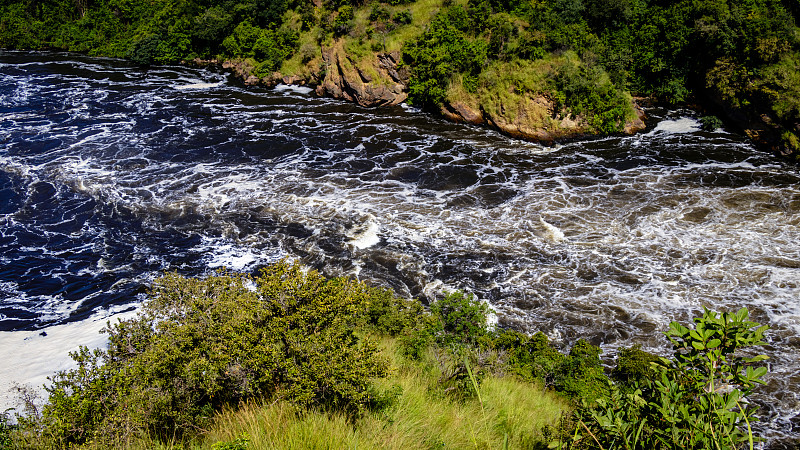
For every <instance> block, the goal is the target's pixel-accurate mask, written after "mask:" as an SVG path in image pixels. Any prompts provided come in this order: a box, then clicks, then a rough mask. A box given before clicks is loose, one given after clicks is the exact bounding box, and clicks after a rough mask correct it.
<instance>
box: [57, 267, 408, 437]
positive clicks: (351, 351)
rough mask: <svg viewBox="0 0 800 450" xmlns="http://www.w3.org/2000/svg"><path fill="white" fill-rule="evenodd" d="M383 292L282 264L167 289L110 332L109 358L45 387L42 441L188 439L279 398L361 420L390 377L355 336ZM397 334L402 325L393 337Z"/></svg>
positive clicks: (89, 361) (383, 300) (88, 362)
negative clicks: (222, 414)
mask: <svg viewBox="0 0 800 450" xmlns="http://www.w3.org/2000/svg"><path fill="white" fill-rule="evenodd" d="M373 295H376V296H377V297H379V298H377V299H376V301H375V303H377V304H380V305H385V304H388V303H390V301H391V300H390V299H389V298H388V297H387V295H386V293H385V292H384V291H376V290H374V289H371V288H368V287H366V286H365V285H363V284H361V283H358V282H355V281H351V280H347V279H325V278H324V277H322V276H321V275H319V274H318V273H316V272H313V271H312V272H305V271H303V269H302V268H300V267H299V266H297V265H290V264H287V263H278V264H276V265H273V266H270V267H268V268H266V269H264V270H263V271H262V272H261V274H260V275H259V276H258V277H256V278H254V279H251V278H249V277H246V276H243V275H227V274H219V275H215V276H209V277H206V278H203V279H187V278H183V277H181V276H178V275H176V274H168V275H166V276H164V277H162V278H161V279H159V280H158V281H157V282H156V283H155V286H154V288H153V290H152V292H151V295H150V299H149V300H148V301H147V302H146V303H145V305H144V306H143V309H142V311H141V312H140V313H139V315H138V316H137V317H136V318H134V319H131V320H126V321H121V322H119V323H117V324H114V325H109V326H108V327H107V328H106V329H105V330H104V331H105V332H106V333H108V334H109V347H108V350H105V351H103V350H93V351H90V350H89V349H87V348H82V349H81V350H80V351H79V352H76V353H73V354H72V357H73V359H74V360H75V362H76V363H77V365H78V367H77V368H76V369H73V370H69V371H64V372H60V373H59V374H58V375H56V376H55V377H54V378H53V380H52V384H51V385H50V386H49V387H47V390H48V392H49V394H50V397H49V401H48V403H47V404H46V406H45V407H44V409H43V418H42V424H41V425H42V438H43V439H46V440H47V441H48V442H50V446H52V447H59V448H61V447H66V446H70V445H73V444H82V443H84V442H87V441H95V442H99V443H105V444H106V445H111V444H113V443H117V442H120V441H123V440H126V439H128V438H129V437H131V436H132V435H135V434H138V433H143V432H146V433H150V434H153V435H155V436H159V437H162V438H164V437H173V436H177V437H179V438H180V437H181V436H183V435H186V434H187V433H188V434H191V433H192V432H194V431H196V430H199V429H201V428H202V427H203V426H204V425H205V424H206V423H207V422H208V419H209V417H210V416H211V415H212V414H213V413H214V412H215V411H218V410H220V409H221V408H222V407H224V406H226V405H235V404H238V403H239V402H241V401H243V400H246V399H249V398H261V397H264V398H270V397H275V396H277V397H280V398H283V399H286V400H289V401H292V402H294V403H296V404H299V405H303V406H312V405H313V406H319V407H323V408H335V409H337V410H338V411H342V412H344V413H346V414H349V415H351V416H354V415H358V414H359V413H360V412H361V411H362V410H364V409H365V408H366V407H367V406H368V405H369V404H370V403H371V402H373V400H374V399H373V398H372V397H373V396H374V395H373V394H372V392H374V389H370V386H371V385H370V381H369V380H370V378H373V377H381V376H384V375H385V374H386V370H387V363H386V362H385V361H384V360H383V359H382V358H380V357H379V356H378V352H377V348H376V345H375V344H374V343H373V342H372V341H370V340H368V339H366V338H362V337H359V335H358V334H356V327H357V326H358V324H359V323H362V324H363V323H368V322H374V321H373V319H372V318H373V317H374V316H370V315H369V314H366V313H365V306H367V309H369V305H370V304H373V303H372V302H371V300H372V296H373ZM392 326H394V325H392Z"/></svg>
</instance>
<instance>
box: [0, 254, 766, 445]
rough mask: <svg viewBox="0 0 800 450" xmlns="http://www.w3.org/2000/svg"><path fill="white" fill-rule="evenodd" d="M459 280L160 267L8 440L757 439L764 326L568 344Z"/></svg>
mask: <svg viewBox="0 0 800 450" xmlns="http://www.w3.org/2000/svg"><path fill="white" fill-rule="evenodd" d="M489 314H490V310H489V308H488V306H487V305H485V304H483V303H480V302H478V301H476V300H475V299H474V298H473V297H472V296H471V295H465V294H463V293H460V292H455V293H450V294H448V295H446V296H445V297H444V298H442V299H440V300H438V301H437V302H435V303H434V304H433V305H431V308H430V309H429V310H428V311H426V310H425V309H424V308H423V307H422V306H421V305H420V304H419V303H418V302H415V301H409V300H403V299H399V298H396V297H395V296H394V295H393V294H392V293H391V291H387V290H384V289H376V288H371V287H368V286H366V285H364V284H363V283H359V282H355V281H352V280H347V279H342V278H334V279H326V278H324V277H322V276H321V275H319V274H318V273H316V272H313V271H305V270H303V269H302V268H301V267H300V266H298V265H291V264H288V263H285V262H281V263H278V264H275V265H273V266H270V267H267V268H265V269H263V271H262V272H261V274H260V275H259V276H257V277H253V278H251V277H248V276H244V275H233V274H225V273H221V274H218V275H214V276H209V277H206V278H202V279H187V278H183V277H180V276H178V275H174V274H168V275H165V276H164V277H162V278H161V279H159V280H158V281H157V282H156V283H155V286H154V287H153V289H152V292H151V294H150V299H149V300H148V301H147V302H146V304H145V305H144V307H143V309H142V311H141V312H140V313H139V315H138V316H137V317H136V318H133V319H129V320H126V321H121V322H118V323H116V324H114V325H109V326H108V327H107V328H106V329H105V330H104V331H105V332H106V333H108V334H109V347H108V349H107V350H89V349H86V348H82V349H81V350H80V351H78V352H76V353H74V354H72V357H73V359H74V360H75V362H76V363H77V367H76V368H74V369H71V370H68V371H64V372H60V373H59V374H57V375H56V376H55V377H53V378H52V379H51V384H50V385H49V386H47V391H48V393H49V398H48V400H47V403H46V404H45V406H44V407H43V408H42V410H41V412H40V413H35V412H34V413H32V414H30V415H28V416H26V417H20V418H19V420H20V425H19V426H14V427H12V426H10V425H8V423H7V416H6V415H3V416H0V448H3V449H5V448H25V449H28V448H30V449H38V448H48V449H50V448H85V449H99V448H130V449H139V448H142V449H144V448H147V449H152V448H164V449H167V448H169V449H177V448H182V449H195V448H197V449H199V448H212V449H216V450H238V449H247V448H298V449H300V448H344V447H347V448H351V447H362V448H395V449H397V448H404V449H405V448H431V447H436V448H439V447H455V448H472V447H479V448H501V447H502V448H545V447H547V446H548V445H551V446H561V447H562V448H630V449H636V448H639V449H651V448H687V449H705V448H718V449H733V448H743V446H744V445H748V444H749V445H750V448H752V443H753V442H754V441H755V438H754V437H753V435H752V431H751V424H752V422H753V421H755V420H756V418H755V417H754V408H752V407H751V406H749V405H748V404H747V402H746V397H747V395H749V394H750V393H751V392H752V390H753V388H754V386H755V384H756V383H760V382H761V380H760V378H761V377H762V376H763V375H764V374H765V372H766V368H765V367H761V366H759V363H760V362H761V361H763V359H765V357H763V356H756V357H749V358H748V357H743V356H741V355H740V351H741V349H743V348H745V347H748V346H753V345H759V344H761V343H763V342H762V337H763V333H764V331H765V330H766V327H760V326H759V325H758V324H756V323H754V322H750V321H748V320H747V311H746V310H741V311H739V312H737V313H734V314H727V313H726V314H722V315H718V314H716V313H712V312H706V313H705V314H704V316H703V317H702V318H699V319H696V320H695V323H696V325H695V327H694V328H692V329H689V328H686V327H683V326H681V325H679V324H677V323H672V324H671V325H670V330H669V332H668V333H667V336H668V337H669V338H670V340H671V341H672V342H673V344H674V347H675V355H674V357H673V358H671V359H667V358H658V357H656V356H654V355H650V354H648V353H646V352H643V351H642V350H641V349H639V348H638V347H633V348H630V349H624V350H623V351H621V352H620V354H619V357H618V362H617V367H616V369H615V370H614V371H613V372H612V375H611V377H610V378H609V377H607V376H606V375H605V374H604V371H603V368H602V366H601V365H600V359H599V355H600V349H599V348H598V347H596V346H593V345H591V344H590V343H588V342H586V341H583V340H579V341H578V342H576V343H575V344H574V345H573V346H572V348H571V350H570V351H569V353H568V354H562V353H560V352H559V351H557V350H556V349H555V348H553V346H552V345H551V344H550V343H549V342H548V340H547V338H546V337H545V336H544V335H543V334H541V333H536V334H534V335H533V336H529V335H527V334H524V333H520V332H517V331H512V330H502V329H492V328H491V327H489V326H488V318H489Z"/></svg>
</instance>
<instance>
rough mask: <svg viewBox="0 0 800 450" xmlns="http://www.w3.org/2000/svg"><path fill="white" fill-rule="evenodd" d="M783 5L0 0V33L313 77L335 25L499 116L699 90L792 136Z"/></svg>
mask: <svg viewBox="0 0 800 450" xmlns="http://www.w3.org/2000/svg"><path fill="white" fill-rule="evenodd" d="M798 15H800V8H798V7H797V3H796V2H790V1H781V0H736V1H734V0H670V1H663V0H546V1H527V0H526V1H522V0H458V1H454V0H416V1H405V0H402V1H401V0H390V1H386V2H379V1H372V2H366V1H363V0H324V1H320V2H314V1H312V0H279V1H271V0H269V1H268V0H221V1H209V0H153V1H147V2H145V1H141V0H46V1H38V0H36V1H34V0H2V1H0V47H5V48H16V49H49V48H52V49H65V50H70V51H79V52H88V53H89V54H93V55H105V56H116V57H125V58H129V59H131V60H133V61H135V62H138V63H142V64H149V63H159V64H163V63H174V62H178V61H182V60H191V59H194V58H238V59H247V60H249V61H251V63H252V64H251V65H252V67H253V70H254V73H255V74H256V75H259V76H265V75H267V74H269V73H272V72H273V71H279V70H280V71H283V72H298V71H299V72H303V70H300V69H299V68H298V65H303V64H306V65H308V67H307V68H306V69H304V70H305V72H303V73H305V74H309V73H311V74H312V75H313V77H317V79H321V77H323V76H324V71H325V67H326V66H325V65H324V64H322V63H321V60H320V58H321V49H322V48H324V47H326V46H331V45H333V43H334V42H336V41H343V42H345V43H346V44H345V46H346V47H347V49H348V52H352V56H353V57H354V60H357V59H359V58H361V57H362V56H363V53H364V52H365V51H366V52H370V51H374V52H380V51H386V50H387V46H389V47H391V46H392V45H396V44H392V42H396V41H399V43H400V44H399V45H400V46H401V49H402V51H403V53H404V58H403V61H404V63H405V64H406V65H407V67H408V68H409V69H411V80H410V84H409V100H410V101H411V102H413V103H415V104H418V105H420V106H423V107H427V108H432V109H434V110H435V109H438V108H439V107H440V106H441V105H442V104H443V103H446V102H448V101H457V100H461V99H463V98H465V97H468V98H471V99H472V101H473V103H474V102H477V104H478V105H477V106H478V107H479V108H483V109H485V110H486V112H487V113H491V114H495V115H496V114H505V115H510V116H513V115H514V114H515V107H518V106H519V102H520V101H522V100H521V98H522V99H524V97H525V96H530V97H536V96H541V97H544V98H546V99H548V100H549V101H551V102H553V104H554V110H553V111H552V112H551V113H552V114H553V115H554V116H556V117H562V116H563V117H566V116H569V115H576V116H580V117H583V118H585V120H586V122H587V123H588V124H589V126H590V127H591V129H592V130H593V131H594V132H598V133H610V132H614V131H618V130H620V129H621V127H622V126H623V125H624V123H625V121H626V120H627V119H629V118H630V116H631V109H630V94H629V93H633V94H635V95H647V96H653V97H656V98H657V99H660V100H663V101H667V102H672V103H682V102H686V101H691V100H694V101H697V100H699V101H701V102H703V103H705V104H706V106H707V107H710V108H711V109H712V112H714V111H716V113H724V114H723V115H726V116H727V117H728V118H731V119H733V120H734V121H736V122H737V123H739V124H740V125H741V126H743V127H751V128H756V130H755V131H754V132H753V135H754V137H759V136H756V135H757V134H758V133H759V130H758V129H759V128H760V129H761V131H764V132H765V136H766V135H770V136H773V135H781V138H780V139H781V140H782V145H783V146H784V147H785V148H787V149H789V150H792V149H794V150H800V140H798V134H800V130H799V129H798V126H800V88H799V87H798V86H800V79H798V73H800V52H799V51H800V33H799V32H798V28H797V26H796V19H797V17H798ZM296 55H300V56H299V57H298V56H296ZM290 60H292V61H293V62H292V63H289V61H290ZM287 64H288V65H287ZM290 74H291V73H290ZM512 118H513V117H512ZM765 136H761V137H760V138H761V139H762V140H764V139H767V137H765Z"/></svg>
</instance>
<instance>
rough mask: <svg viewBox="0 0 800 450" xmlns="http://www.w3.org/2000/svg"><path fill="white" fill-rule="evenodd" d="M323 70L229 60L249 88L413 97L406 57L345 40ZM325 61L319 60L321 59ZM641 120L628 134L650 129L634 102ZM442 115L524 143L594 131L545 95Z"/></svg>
mask: <svg viewBox="0 0 800 450" xmlns="http://www.w3.org/2000/svg"><path fill="white" fill-rule="evenodd" d="M321 56H322V66H323V68H322V70H321V71H319V72H316V73H315V72H314V71H309V72H308V73H311V74H312V75H306V76H298V75H292V76H288V75H287V76H284V75H283V74H281V73H278V72H275V73H273V74H270V75H269V76H267V77H263V78H258V77H257V76H255V75H254V74H253V71H254V69H255V67H254V65H253V64H251V63H250V62H249V61H247V60H234V61H225V62H224V63H223V64H222V67H223V68H225V69H228V70H230V71H231V72H232V73H233V74H234V75H235V76H236V77H238V78H239V79H241V80H242V81H243V82H244V83H245V84H246V85H256V84H261V85H267V86H275V85H277V84H279V83H283V84H295V85H310V86H312V87H315V92H316V94H317V95H319V96H326V97H333V98H338V99H342V100H346V101H350V102H355V103H358V104H359V105H362V106H368V107H376V106H385V105H397V104H399V103H402V102H403V101H405V100H406V99H407V98H408V82H409V71H408V69H407V68H406V67H400V65H399V62H400V53H399V52H390V53H375V54H373V55H370V56H368V57H367V58H363V59H361V60H355V59H353V58H352V57H350V56H349V55H348V54H347V53H346V51H345V49H344V45H343V43H342V42H341V41H336V42H334V44H333V45H332V46H331V47H328V48H323V49H322V55H321ZM316 61H317V62H319V60H316ZM634 105H635V107H636V111H637V114H638V117H637V118H636V119H635V120H632V121H630V122H628V123H626V124H625V126H624V131H625V133H628V134H633V133H636V132H638V131H641V130H643V129H644V127H645V125H644V122H643V120H642V119H643V118H644V112H643V111H642V109H641V108H639V107H638V105H636V104H635V103H634ZM441 114H442V115H443V116H445V117H447V118H448V119H450V120H453V121H456V122H463V123H468V124H472V125H485V126H489V127H492V128H495V129H498V130H500V131H501V132H503V133H505V134H507V135H509V136H513V137H517V138H522V139H530V140H536V141H541V142H546V143H549V142H553V141H555V140H558V139H569V138H576V137H580V136H584V135H587V134H589V133H590V127H589V126H588V124H587V123H586V121H585V120H584V119H583V118H581V117H574V116H570V115H566V116H564V115H562V113H561V112H560V111H556V106H555V104H554V103H553V102H552V101H551V100H549V99H548V98H547V97H545V96H543V95H534V94H531V93H514V95H513V96H511V97H510V100H506V101H505V103H503V102H500V101H499V102H497V104H496V105H494V106H493V108H492V110H491V111H488V110H487V109H485V107H484V106H483V105H479V104H477V101H473V102H469V101H452V102H449V103H446V104H444V105H442V107H441Z"/></svg>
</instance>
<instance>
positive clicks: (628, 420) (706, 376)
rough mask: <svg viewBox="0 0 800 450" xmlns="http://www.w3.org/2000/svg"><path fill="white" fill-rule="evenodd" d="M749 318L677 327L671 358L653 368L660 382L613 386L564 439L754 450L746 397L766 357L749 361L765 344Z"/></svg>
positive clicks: (743, 314)
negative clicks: (747, 350)
mask: <svg viewBox="0 0 800 450" xmlns="http://www.w3.org/2000/svg"><path fill="white" fill-rule="evenodd" d="M747 318H748V312H747V309H744V308H743V309H741V310H739V311H738V312H736V313H723V314H721V315H720V314H718V313H715V312H711V311H708V310H706V311H705V313H704V314H703V316H702V317H700V318H696V319H695V327H694V328H687V327H684V326H683V325H680V324H678V323H677V322H672V323H671V324H670V327H669V331H668V332H667V337H668V338H669V340H670V341H671V342H672V344H673V349H674V350H675V353H674V355H673V357H672V359H667V358H659V360H658V361H657V362H654V363H652V365H651V367H652V370H653V372H654V376H652V377H649V376H644V377H641V378H639V379H638V381H635V382H634V383H633V384H632V385H631V387H632V389H626V390H622V389H620V388H619V386H617V385H613V386H612V388H611V391H610V395H609V397H608V399H599V400H598V401H597V402H596V404H594V405H590V404H588V403H586V402H584V404H583V406H582V407H581V408H579V409H578V410H576V412H575V413H574V416H573V417H572V424H573V426H574V428H573V431H572V432H569V431H568V432H567V433H565V434H566V435H565V436H563V439H564V440H565V441H567V442H568V443H569V444H570V445H572V446H574V447H579V448H610V447H618V448H627V449H667V448H683V449H696V450H701V449H709V448H715V449H719V450H725V449H736V448H741V447H743V446H744V445H749V447H750V448H753V442H754V441H755V438H754V437H753V433H752V428H751V424H752V422H753V421H755V420H756V417H755V411H756V410H755V408H753V407H750V406H749V404H748V402H747V401H746V398H747V396H748V395H750V394H751V393H752V392H753V389H754V387H755V385H756V384H759V383H761V384H763V381H762V380H761V377H762V376H764V374H766V372H767V368H766V367H764V366H762V365H760V363H761V362H762V361H764V360H765V359H766V356H763V355H759V356H755V357H745V356H743V355H742V354H741V350H743V349H745V348H747V347H751V346H755V345H762V344H764V341H763V337H764V332H765V331H766V329H767V327H766V326H760V325H759V324H757V323H755V322H751V321H749V320H747ZM636 358H637V359H638V360H642V359H649V357H643V356H642V355H641V354H639V355H638V356H637V357H636ZM636 365H637V366H638V365H639V364H638V363H637V364H636ZM637 371H639V370H638V369H637ZM584 430H585V431H586V432H587V433H588V434H584V433H583V432H584Z"/></svg>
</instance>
